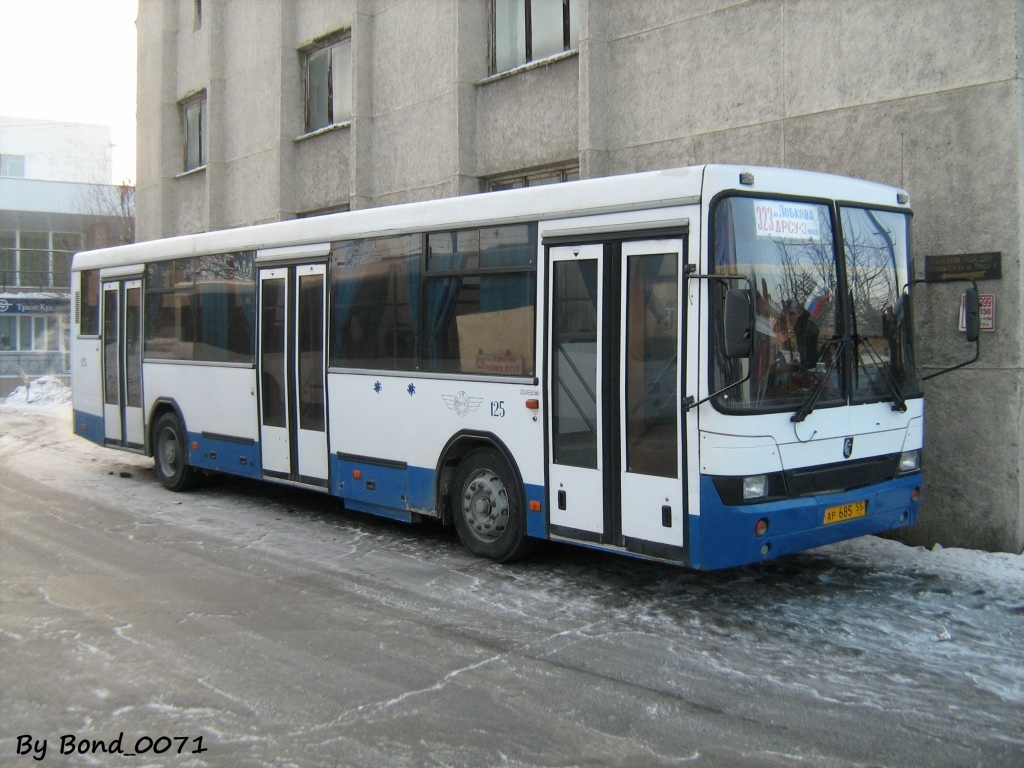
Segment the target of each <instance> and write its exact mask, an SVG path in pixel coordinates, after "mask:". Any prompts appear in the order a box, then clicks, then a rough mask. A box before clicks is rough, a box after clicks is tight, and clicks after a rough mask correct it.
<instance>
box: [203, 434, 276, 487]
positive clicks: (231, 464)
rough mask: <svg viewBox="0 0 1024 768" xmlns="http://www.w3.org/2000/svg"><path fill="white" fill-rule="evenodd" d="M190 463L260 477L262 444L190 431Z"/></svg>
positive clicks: (228, 472) (218, 470)
mask: <svg viewBox="0 0 1024 768" xmlns="http://www.w3.org/2000/svg"><path fill="white" fill-rule="evenodd" d="M193 446H194V447H193ZM188 463H189V464H191V465H192V466H193V467H198V468H200V469H211V470H214V471H216V472H224V473H226V474H229V475H242V476H243V477H256V478H258V477H259V476H260V473H261V469H260V446H259V443H257V442H255V441H253V442H248V443H246V442H242V441H238V440H222V439H219V438H216V437H209V436H207V435H203V434H202V433H199V432H189V433H188Z"/></svg>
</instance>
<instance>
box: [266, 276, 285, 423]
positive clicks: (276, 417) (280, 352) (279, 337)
mask: <svg viewBox="0 0 1024 768" xmlns="http://www.w3.org/2000/svg"><path fill="white" fill-rule="evenodd" d="M261 291H262V296H261V297H260V306H261V309H260V312H261V313H262V318H261V322H262V325H261V328H262V332H261V338H260V358H261V359H260V367H261V370H262V377H261V389H262V395H263V424H265V425H266V426H268V427H287V426H288V421H287V418H286V416H285V411H286V392H287V390H286V389H285V359H284V341H285V328H286V323H285V281H284V280H283V279H280V278H274V279H268V280H264V281H263V284H262V288H261Z"/></svg>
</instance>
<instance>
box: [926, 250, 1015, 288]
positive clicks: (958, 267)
mask: <svg viewBox="0 0 1024 768" xmlns="http://www.w3.org/2000/svg"><path fill="white" fill-rule="evenodd" d="M966 278H973V279H975V280H1002V279H1003V254H1002V253H1001V252H999V251H996V252H993V253H958V254H954V255H952V256H925V257H924V279H925V280H927V281H928V282H929V283H934V282H942V281H944V280H964V279H966Z"/></svg>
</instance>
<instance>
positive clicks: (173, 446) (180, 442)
mask: <svg viewBox="0 0 1024 768" xmlns="http://www.w3.org/2000/svg"><path fill="white" fill-rule="evenodd" d="M153 435H154V438H155V439H154V441H153V447H154V449H153V458H154V459H155V460H156V475H157V477H159V478H160V482H161V483H162V484H163V486H164V488H167V489H168V490H170V491H187V490H190V489H192V488H194V487H195V485H196V481H197V479H198V476H197V474H196V470H195V468H194V467H192V466H190V465H189V463H188V442H187V437H186V435H185V428H184V427H183V426H182V425H181V420H180V419H179V418H178V417H177V416H176V415H175V414H173V413H165V414H164V415H163V416H161V417H160V418H159V419H157V422H156V427H155V428H154V429H153Z"/></svg>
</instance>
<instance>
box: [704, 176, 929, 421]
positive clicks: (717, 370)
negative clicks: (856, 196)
mask: <svg viewBox="0 0 1024 768" xmlns="http://www.w3.org/2000/svg"><path fill="white" fill-rule="evenodd" d="M907 218H908V217H907V215H906V214H904V213H899V212H891V211H879V210H871V209H868V208H859V207H852V206H844V207H841V208H839V222H838V226H839V227H840V231H841V233H842V235H841V237H840V238H839V239H838V241H837V234H836V229H837V226H836V218H835V216H834V215H833V208H832V207H831V206H830V205H826V204H823V203H819V202H810V201H808V202H802V201H789V200H785V201H783V200H767V199H764V200H762V199H756V198H752V197H738V196H737V197H726V198H724V199H721V200H719V201H718V202H717V204H716V205H715V209H714V212H713V232H712V238H713V245H712V259H713V264H712V271H713V273H714V274H716V275H722V276H730V275H743V276H745V277H747V278H749V279H750V281H751V287H752V288H753V290H754V296H755V332H754V339H753V344H752V349H751V354H750V357H749V358H745V359H742V360H730V359H727V358H726V357H725V355H724V354H723V353H722V351H723V349H724V347H723V344H722V328H723V324H722V322H721V317H722V314H721V313H722V307H723V297H724V294H725V291H726V290H728V289H729V288H736V287H743V286H742V285H741V284H740V283H738V282H737V281H735V280H714V281H712V286H713V288H712V295H713V302H714V303H713V310H712V314H713V317H714V318H715V319H714V320H713V321H712V339H713V343H712V353H713V361H712V366H711V378H712V381H711V386H712V391H714V392H720V394H719V395H718V396H717V397H716V398H715V402H716V405H718V407H720V408H721V409H723V410H727V411H733V410H740V411H758V412H764V411H780V410H790V409H798V408H801V406H804V405H806V404H807V403H808V401H809V400H811V399H813V403H814V407H818V408H822V407H828V406H831V405H842V404H845V403H850V402H852V403H863V402H874V401H879V400H892V401H894V402H895V403H897V404H900V405H902V403H903V401H904V400H905V399H906V398H907V397H915V396H919V395H920V390H919V387H918V383H917V382H918V380H917V375H916V372H915V371H914V368H913V365H912V363H911V360H912V356H911V354H910V352H911V350H910V336H909V328H908V327H907V325H908V324H907V322H906V312H905V307H906V302H905V294H904V290H905V288H906V286H907V285H908V283H909V273H908V237H907V227H908V222H907ZM744 379H746V381H744ZM739 382H742V383H739Z"/></svg>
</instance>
